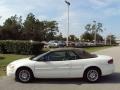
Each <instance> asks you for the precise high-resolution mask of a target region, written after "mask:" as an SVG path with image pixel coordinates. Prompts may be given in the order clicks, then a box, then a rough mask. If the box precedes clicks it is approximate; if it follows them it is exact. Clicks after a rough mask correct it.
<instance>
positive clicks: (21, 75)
mask: <svg viewBox="0 0 120 90" xmlns="http://www.w3.org/2000/svg"><path fill="white" fill-rule="evenodd" d="M15 79H16V81H19V82H22V83H28V82H30V81H32V79H33V74H32V71H31V70H30V69H28V68H20V69H18V70H17V72H16V77H15Z"/></svg>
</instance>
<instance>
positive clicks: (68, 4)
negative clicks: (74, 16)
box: [65, 0, 70, 46]
mask: <svg viewBox="0 0 120 90" xmlns="http://www.w3.org/2000/svg"><path fill="white" fill-rule="evenodd" d="M65 3H66V4H67V6H68V31H67V46H68V42H69V6H70V2H68V1H66V0H65Z"/></svg>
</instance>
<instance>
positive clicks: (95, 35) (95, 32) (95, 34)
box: [93, 21, 97, 45]
mask: <svg viewBox="0 0 120 90" xmlns="http://www.w3.org/2000/svg"><path fill="white" fill-rule="evenodd" d="M93 23H94V25H95V31H94V44H95V45H96V37H97V31H96V21H93Z"/></svg>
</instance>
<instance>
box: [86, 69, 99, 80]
mask: <svg viewBox="0 0 120 90" xmlns="http://www.w3.org/2000/svg"><path fill="white" fill-rule="evenodd" d="M84 79H85V80H86V81H88V82H97V81H98V80H99V79H100V71H99V70H98V69H95V68H91V69H88V70H86V71H85V73H84Z"/></svg>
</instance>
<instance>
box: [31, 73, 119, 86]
mask: <svg viewBox="0 0 120 90" xmlns="http://www.w3.org/2000/svg"><path fill="white" fill-rule="evenodd" d="M36 83H37V84H76V85H81V84H91V83H88V82H85V81H84V80H83V79H82V78H75V79H35V80H34V81H33V82H31V84H36ZM103 83H104V84H110V83H111V84H120V73H117V72H116V73H114V74H112V75H109V76H104V77H102V78H101V79H100V81H99V82H96V83H92V84H103Z"/></svg>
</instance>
